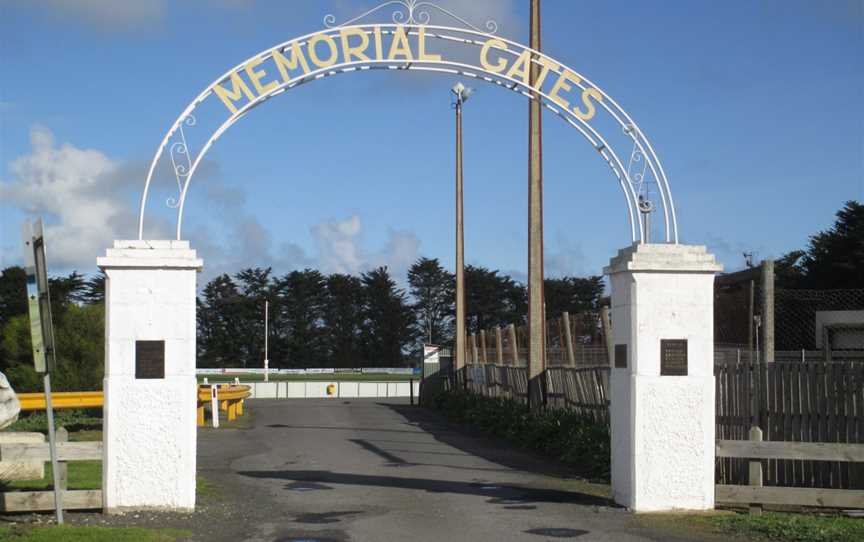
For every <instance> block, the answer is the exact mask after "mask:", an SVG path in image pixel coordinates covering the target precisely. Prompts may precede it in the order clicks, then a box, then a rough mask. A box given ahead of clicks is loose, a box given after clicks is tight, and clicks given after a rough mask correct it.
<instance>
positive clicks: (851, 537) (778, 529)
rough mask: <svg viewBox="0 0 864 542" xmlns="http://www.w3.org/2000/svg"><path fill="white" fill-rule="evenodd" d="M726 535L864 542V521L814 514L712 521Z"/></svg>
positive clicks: (800, 541)
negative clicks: (863, 541)
mask: <svg viewBox="0 0 864 542" xmlns="http://www.w3.org/2000/svg"><path fill="white" fill-rule="evenodd" d="M711 522H712V523H713V525H714V527H715V528H716V529H717V530H718V531H720V532H721V533H724V534H732V535H745V536H750V537H754V538H762V539H764V540H772V541H773V540H777V541H783V542H860V541H861V540H864V519H860V518H848V517H843V516H817V515H812V514H781V513H766V514H763V515H761V516H750V515H744V514H734V515H724V516H717V517H714V518H712V521H711Z"/></svg>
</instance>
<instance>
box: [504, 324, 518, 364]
mask: <svg viewBox="0 0 864 542" xmlns="http://www.w3.org/2000/svg"><path fill="white" fill-rule="evenodd" d="M507 336H508V338H509V340H510V355H511V356H512V360H511V361H512V362H513V366H514V367H516V366H517V365H519V345H518V344H517V343H516V325H515V324H510V325H509V326H507Z"/></svg>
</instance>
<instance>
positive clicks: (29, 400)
mask: <svg viewBox="0 0 864 542" xmlns="http://www.w3.org/2000/svg"><path fill="white" fill-rule="evenodd" d="M210 388H211V386H210V385H199V386H198V412H197V418H198V425H199V426H203V425H204V405H205V404H208V403H209V402H210ZM251 394H252V391H251V388H250V387H249V386H234V385H227V384H223V385H220V386H219V391H218V399H219V409H220V410H223V411H228V420H229V421H233V420H235V419H236V418H237V416H242V415H243V402H244V400H245V399H247V398H248V397H249V396H250V395H251ZM18 400H19V401H20V402H21V410H45V408H46V407H45V394H44V393H19V394H18ZM104 404H105V395H104V394H103V393H102V392H101V391H60V392H54V393H52V394H51V406H53V407H54V408H55V409H63V408H99V407H102V406H104Z"/></svg>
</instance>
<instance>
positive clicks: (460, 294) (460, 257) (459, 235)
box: [450, 82, 474, 385]
mask: <svg viewBox="0 0 864 542" xmlns="http://www.w3.org/2000/svg"><path fill="white" fill-rule="evenodd" d="M450 91H451V92H452V93H453V95H454V97H455V98H454V100H455V101H454V103H453V109H455V110H456V364H455V366H456V375H457V378H459V371H464V369H465V233H464V217H463V207H462V104H464V103H465V102H466V101H467V100H468V98H469V97H470V96H471V94H473V93H474V89H472V88H468V87H466V86H465V85H463V84H462V83H461V82H460V83H456V85H454V86H453V88H452V89H451V90H450ZM462 379H463V382H464V383H465V385H467V384H468V380H467V378H465V376H464V375H463V376H462Z"/></svg>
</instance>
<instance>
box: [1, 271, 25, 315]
mask: <svg viewBox="0 0 864 542" xmlns="http://www.w3.org/2000/svg"><path fill="white" fill-rule="evenodd" d="M26 313H27V274H26V273H25V272H24V268H23V267H18V266H14V267H7V268H6V269H4V270H3V272H2V273H0V330H2V329H3V327H4V326H5V325H6V323H7V322H9V320H11V319H12V318H13V317H15V316H19V315H21V314H26Z"/></svg>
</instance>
